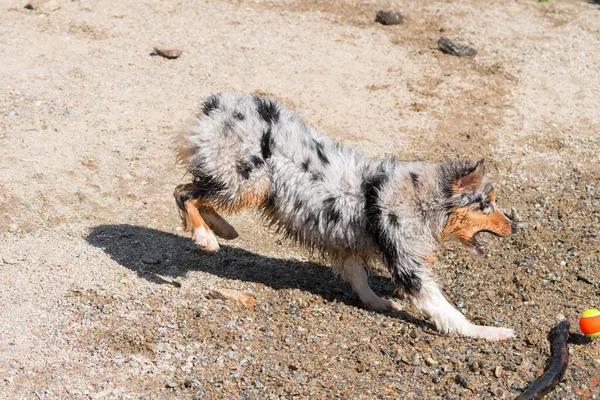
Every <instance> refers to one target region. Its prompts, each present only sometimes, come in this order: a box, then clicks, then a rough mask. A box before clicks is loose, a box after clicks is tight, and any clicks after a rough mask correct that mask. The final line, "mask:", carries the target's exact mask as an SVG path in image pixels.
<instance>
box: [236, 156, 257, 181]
mask: <svg viewBox="0 0 600 400" xmlns="http://www.w3.org/2000/svg"><path fill="white" fill-rule="evenodd" d="M235 168H236V170H237V172H238V174H240V175H241V176H242V178H244V179H250V173H251V172H252V169H253V168H254V165H252V163H251V162H249V161H245V160H243V161H240V162H239V163H238V164H237V165H236V167H235Z"/></svg>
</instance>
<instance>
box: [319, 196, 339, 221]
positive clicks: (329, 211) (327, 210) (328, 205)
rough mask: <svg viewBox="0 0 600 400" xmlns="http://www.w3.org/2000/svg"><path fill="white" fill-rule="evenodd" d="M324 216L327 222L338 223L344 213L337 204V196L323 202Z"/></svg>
mask: <svg viewBox="0 0 600 400" xmlns="http://www.w3.org/2000/svg"><path fill="white" fill-rule="evenodd" d="M323 216H324V217H325V220H326V221H327V222H333V223H338V222H339V221H340V219H341V218H342V213H341V212H340V210H338V209H337V208H336V206H335V197H329V198H327V199H325V201H324V202H323Z"/></svg>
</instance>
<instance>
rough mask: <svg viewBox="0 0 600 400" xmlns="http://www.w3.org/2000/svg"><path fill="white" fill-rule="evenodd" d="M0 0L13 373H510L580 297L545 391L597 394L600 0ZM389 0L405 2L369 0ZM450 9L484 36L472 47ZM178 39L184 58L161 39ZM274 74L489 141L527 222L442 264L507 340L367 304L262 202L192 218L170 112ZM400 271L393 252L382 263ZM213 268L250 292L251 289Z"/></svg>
mask: <svg viewBox="0 0 600 400" xmlns="http://www.w3.org/2000/svg"><path fill="white" fill-rule="evenodd" d="M59 4H60V6H61V7H60V8H59V9H57V10H55V11H52V12H49V13H40V12H36V11H30V10H25V9H24V8H23V6H24V5H25V3H24V2H16V1H7V0H0V159H1V161H0V211H1V212H0V321H1V322H0V397H2V398H8V399H17V398H26V399H57V398H73V399H85V398H94V399H100V398H127V399H129V398H132V399H137V398H139V399H142V398H143V399H146V398H156V399H162V398H198V399H204V398H311V399H317V398H356V399H358V398H419V399H423V398H444V399H458V398H465V399H470V398H473V399H480V398H513V397H515V396H516V394H517V393H519V392H520V391H521V390H522V389H523V388H524V387H525V386H526V385H527V384H528V382H530V381H531V380H533V379H535V377H536V376H538V375H539V374H540V373H541V372H542V370H543V369H544V368H545V366H546V360H547V357H548V356H549V345H548V342H547V340H546V334H547V332H548V331H549V329H550V328H551V327H552V326H553V325H554V324H555V323H556V322H557V321H559V320H561V319H564V318H567V319H569V320H570V321H571V323H572V331H573V332H574V333H573V334H572V335H571V337H570V352H571V362H570V366H569V370H568V371H567V374H566V376H565V379H564V380H563V382H562V383H561V384H560V385H559V386H558V387H557V389H556V391H554V392H553V393H552V394H551V395H550V398H552V399H565V398H566V399H581V398H598V397H599V395H598V393H600V375H599V370H600V341H598V340H596V341H590V340H589V339H586V338H584V337H583V336H582V335H581V334H577V333H576V332H578V329H577V318H578V314H579V313H580V312H581V311H582V310H584V309H586V308H589V307H594V306H595V307H600V292H599V290H600V287H599V283H600V271H599V269H598V265H599V264H600V214H599V211H598V210H599V199H600V172H599V170H598V151H599V149H600V145H599V143H598V138H599V133H598V132H599V131H600V113H599V112H598V110H599V105H600V103H599V95H598V93H600V52H599V51H598V49H599V48H600V24H599V23H598V21H600V5H597V4H593V2H586V1H579V0H550V1H549V2H548V3H539V2H537V1H534V0H518V1H502V2H489V1H488V2H480V1H476V0H464V1H427V2H424V1H417V0H410V1H405V2H401V3H388V2H378V1H372V2H362V3H361V5H356V4H355V2H353V1H350V0H348V1H337V2H333V1H332V2H320V1H309V0H303V1H285V2H276V1H273V2H262V1H242V0H240V1H230V2H228V1H198V2H193V1H177V2H175V1H173V2H167V1H162V2H161V1H154V2H152V1H139V2H124V1H115V0H106V1H89V0H81V1H66V0H64V1H62V2H60V3H59ZM390 6H391V7H393V8H395V9H397V10H399V11H401V12H402V13H403V14H404V16H405V24H404V25H402V26H391V27H384V26H381V25H379V24H375V23H374V22H373V21H374V19H375V14H376V12H377V11H378V10H379V9H382V8H388V7H390ZM440 35H445V36H449V37H451V38H453V39H455V40H457V41H459V42H461V43H465V44H469V45H471V46H474V47H475V48H477V50H478V55H477V56H476V57H474V58H469V59H462V58H461V59H459V58H456V57H452V56H448V55H445V54H442V53H440V52H439V51H438V50H436V43H437V40H438V38H439V37H440ZM156 45H163V46H173V47H180V48H182V49H183V55H182V56H181V57H180V58H179V59H177V60H167V59H164V58H160V57H151V56H150V55H149V53H150V52H151V51H152V48H153V47H154V46H156ZM228 89H233V90H236V91H239V92H251V93H260V94H267V95H271V96H274V97H276V98H278V99H280V100H281V101H283V102H284V103H286V104H287V105H288V106H290V107H293V108H295V109H296V110H297V111H298V112H299V113H300V114H301V115H302V116H303V117H304V118H305V119H306V120H307V121H308V122H310V123H311V124H313V125H314V126H316V127H317V128H318V129H320V130H321V131H322V132H324V133H326V134H328V135H330V136H332V137H334V138H336V139H337V140H339V141H343V142H345V143H349V144H351V145H353V146H357V147H360V148H362V149H363V150H364V151H365V152H367V153H368V154H369V155H371V156H373V157H377V156H386V155H391V154H395V155H397V156H398V157H400V158H403V159H416V158H418V159H426V160H441V159H449V158H468V159H471V160H475V159H479V158H482V157H485V158H486V160H487V162H488V166H489V171H490V176H491V177H492V179H493V180H494V181H495V183H496V187H497V192H498V193H499V200H498V202H499V205H500V207H501V208H504V209H506V210H510V208H512V207H514V208H515V209H516V210H517V213H518V215H519V218H520V219H521V221H523V222H524V223H525V224H526V225H527V226H528V228H527V229H524V230H522V231H520V232H519V233H518V234H517V235H515V236H514V237H513V238H511V239H508V240H503V241H501V240H499V239H495V238H488V239H487V241H486V247H487V248H488V256H487V257H486V258H484V259H482V260H472V259H471V258H470V257H469V256H468V254H467V253H466V252H465V251H464V250H461V249H458V248H450V249H448V250H446V251H444V252H443V253H442V254H441V256H440V259H439V262H438V264H437V273H438V275H439V280H440V282H441V283H442V286H443V288H444V290H445V292H446V293H447V295H448V297H449V298H450V299H451V301H452V302H454V303H455V304H458V306H459V308H460V309H461V310H462V311H463V312H464V313H465V314H466V315H467V317H468V318H470V319H472V320H474V321H477V322H479V323H485V324H493V325H501V326H507V327H511V328H514V329H516V331H517V335H518V338H517V339H516V340H514V341H509V342H502V343H488V342H483V341H480V340H471V339H463V338H448V337H444V336H441V335H438V334H436V332H434V331H433V330H432V329H431V326H430V325H428V324H427V323H426V322H425V321H423V320H421V319H420V318H421V317H420V316H419V314H418V313H417V311H416V310H415V309H414V308H413V307H412V306H411V305H409V304H408V303H407V302H402V301H401V300H398V301H401V302H402V304H404V305H405V307H406V315H405V316H403V317H402V316H393V315H388V314H385V313H376V312H371V311H367V310H365V309H363V308H362V306H361V304H360V302H359V300H358V299H357V298H356V296H355V295H354V294H353V293H352V291H351V289H350V287H349V286H348V285H347V284H345V283H344V282H342V281H341V280H340V279H339V278H338V277H336V276H334V275H333V274H332V273H331V272H330V271H329V270H328V269H327V268H326V266H324V265H323V263H322V262H321V261H320V260H318V259H315V258H313V257H311V255H310V254H307V253H306V252H304V251H303V250H302V249H299V248H297V247H296V246H294V245H293V244H290V243H286V242H285V241H284V242H282V240H281V238H280V237H279V236H277V235H276V234H274V233H272V232H269V231H268V230H267V229H265V228H263V227H262V226H261V223H260V220H259V218H258V217H257V216H256V215H255V214H252V213H247V214H243V215H239V216H234V217H231V218H230V221H231V222H232V224H233V225H234V226H236V227H237V228H238V231H239V232H240V234H241V238H240V239H239V240H237V241H234V242H231V243H227V244H225V245H224V246H223V250H222V251H221V252H220V253H219V254H217V255H213V256H210V255H206V254H203V253H202V252H201V251H199V250H197V249H196V248H195V247H194V245H193V244H192V242H191V241H190V240H189V239H188V238H186V237H185V236H184V235H183V233H182V232H181V229H180V227H179V223H180V222H179V217H178V215H177V212H176V209H175V206H174V202H173V199H172V196H171V193H172V191H173V188H174V187H175V185H177V184H178V183H181V182H183V176H182V175H183V174H182V171H181V170H180V169H178V168H177V167H176V166H175V165H174V151H173V146H172V139H173V137H174V132H175V131H176V130H177V129H178V127H179V126H181V124H183V123H184V122H185V121H186V119H188V118H189V117H190V116H191V115H193V114H194V113H195V111H196V110H197V108H198V105H199V104H200V101H201V100H202V98H203V97H205V96H207V95H209V94H212V93H215V92H218V91H221V90H228ZM371 280H372V283H373V286H374V287H375V289H376V290H377V291H378V292H379V293H380V294H381V295H383V296H385V297H393V293H392V292H393V288H392V285H391V284H390V283H389V280H388V279H387V274H386V272H385V271H379V272H376V273H375V274H374V276H373V277H372V278H371ZM214 288H231V289H238V290H242V291H245V292H248V293H250V294H252V295H253V296H254V297H255V298H256V300H257V304H256V306H254V307H253V308H251V309H248V310H246V309H243V308H241V307H239V306H236V305H235V304H232V303H229V302H226V301H222V300H214V299H210V298H209V297H208V296H207V293H208V292H209V291H210V290H211V289H214Z"/></svg>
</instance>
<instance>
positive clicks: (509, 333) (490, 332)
mask: <svg viewBox="0 0 600 400" xmlns="http://www.w3.org/2000/svg"><path fill="white" fill-rule="evenodd" d="M467 336H471V337H477V338H481V339H486V340H492V341H498V340H506V339H513V338H515V337H516V336H515V331H514V330H512V329H507V328H496V327H494V326H479V325H473V326H472V329H470V332H467Z"/></svg>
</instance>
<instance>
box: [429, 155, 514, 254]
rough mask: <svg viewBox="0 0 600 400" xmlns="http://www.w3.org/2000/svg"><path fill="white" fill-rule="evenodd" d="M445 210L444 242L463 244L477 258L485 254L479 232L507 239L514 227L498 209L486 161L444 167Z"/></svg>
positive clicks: (442, 170)
mask: <svg viewBox="0 0 600 400" xmlns="http://www.w3.org/2000/svg"><path fill="white" fill-rule="evenodd" d="M441 172H442V181H443V196H444V209H445V212H446V216H447V218H446V219H445V223H444V226H443V229H442V231H441V234H440V239H441V241H442V242H444V241H446V240H448V239H456V240H458V241H460V242H461V243H462V244H463V245H464V246H465V247H466V248H467V249H468V250H469V252H470V253H471V254H473V255H474V256H479V257H480V256H483V255H484V254H485V252H484V249H483V246H482V245H481V244H480V243H479V242H478V241H477V238H476V237H477V235H478V234H479V233H480V232H490V233H493V234H494V235H496V236H502V237H506V236H509V235H511V234H512V233H514V231H515V230H516V226H515V224H514V223H513V222H512V221H511V220H510V219H508V218H507V217H506V216H505V215H504V214H503V213H502V212H500V211H499V210H498V209H497V208H496V193H495V191H494V187H493V185H492V183H491V182H489V181H488V180H487V179H486V178H485V176H484V175H485V162H484V160H481V161H479V162H477V163H456V162H455V163H447V164H442V165H441Z"/></svg>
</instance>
